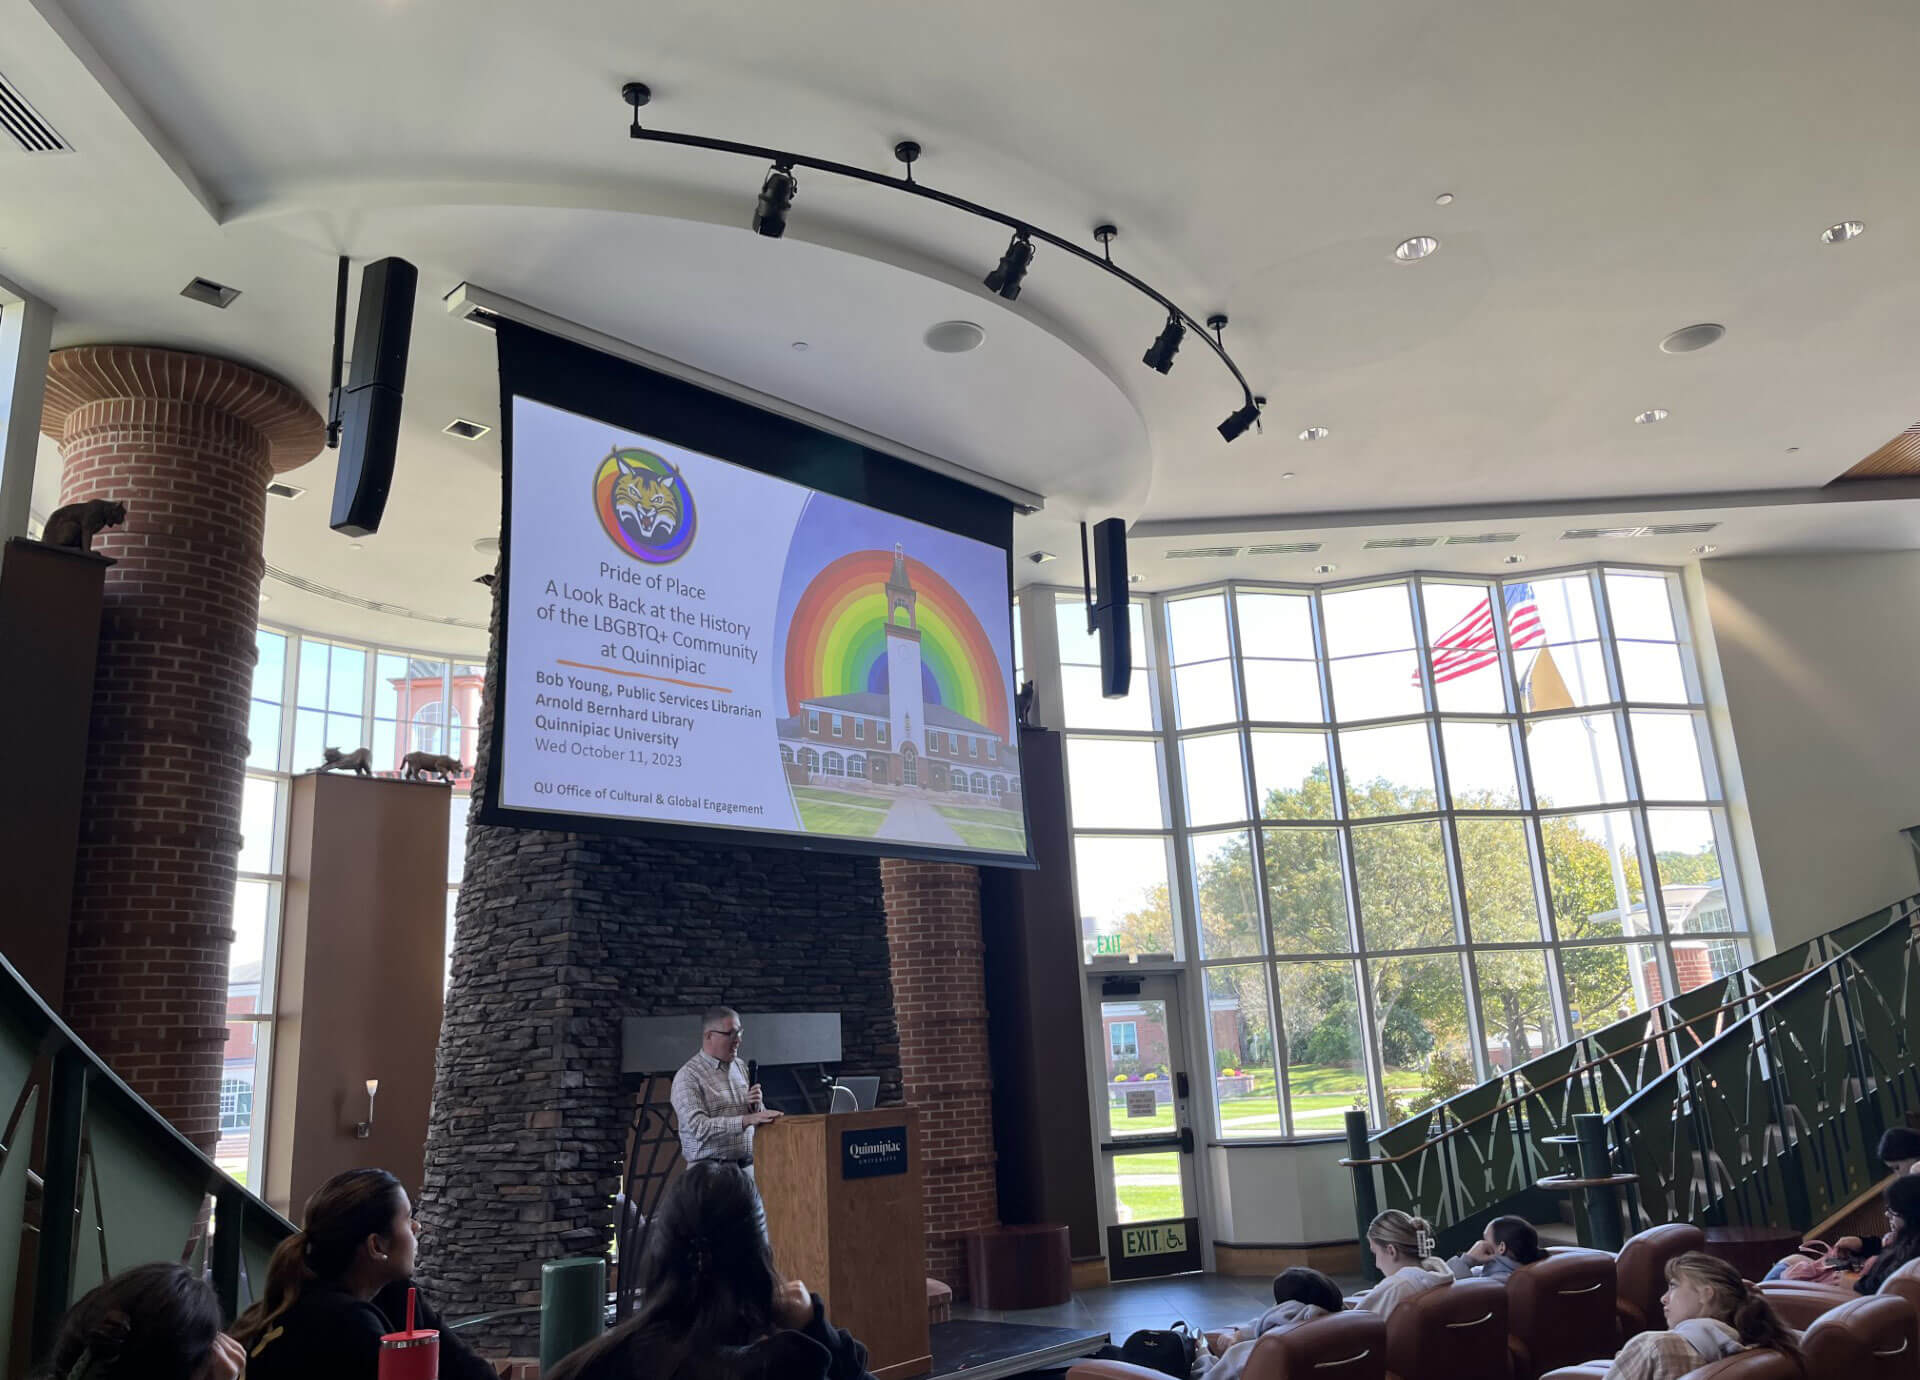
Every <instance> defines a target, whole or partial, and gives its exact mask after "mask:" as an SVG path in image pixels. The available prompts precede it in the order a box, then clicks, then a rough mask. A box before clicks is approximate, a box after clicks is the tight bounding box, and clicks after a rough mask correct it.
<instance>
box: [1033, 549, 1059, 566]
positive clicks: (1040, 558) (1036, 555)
mask: <svg viewBox="0 0 1920 1380" xmlns="http://www.w3.org/2000/svg"><path fill="white" fill-rule="evenodd" d="M1027 559H1028V560H1030V561H1032V562H1033V563H1034V564H1035V565H1045V564H1046V563H1047V562H1048V561H1057V560H1059V559H1060V558H1059V557H1058V556H1056V555H1054V554H1053V552H1051V551H1029V552H1027Z"/></svg>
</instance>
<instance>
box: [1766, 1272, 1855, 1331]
mask: <svg viewBox="0 0 1920 1380" xmlns="http://www.w3.org/2000/svg"><path fill="white" fill-rule="evenodd" d="M1755 1287H1756V1288H1758V1289H1759V1290H1760V1292H1761V1294H1762V1295H1764V1296H1765V1298H1766V1300H1767V1302H1768V1303H1770V1304H1772V1305H1773V1311H1774V1312H1776V1313H1778V1314H1779V1315H1780V1321H1782V1322H1784V1323H1785V1324H1786V1325H1787V1326H1788V1327H1791V1328H1792V1329H1793V1330H1794V1331H1796V1332H1804V1331H1806V1330H1807V1329H1808V1328H1809V1327H1812V1326H1813V1325H1814V1323H1815V1322H1817V1321H1819V1320H1820V1319H1821V1318H1822V1317H1824V1316H1825V1315H1826V1314H1828V1313H1831V1312H1832V1311H1833V1310H1834V1309H1836V1308H1838V1307H1840V1306H1841V1305H1842V1304H1848V1303H1852V1302H1853V1301H1854V1300H1855V1299H1857V1298H1859V1297H1860V1295H1858V1294H1856V1293H1854V1292H1853V1290H1852V1289H1849V1288H1848V1287H1846V1286H1845V1285H1833V1284H1806V1283H1802V1282H1801V1281H1798V1280H1791V1279H1775V1280H1769V1281H1767V1282H1766V1283H1764V1284H1760V1285H1756V1286H1755Z"/></svg>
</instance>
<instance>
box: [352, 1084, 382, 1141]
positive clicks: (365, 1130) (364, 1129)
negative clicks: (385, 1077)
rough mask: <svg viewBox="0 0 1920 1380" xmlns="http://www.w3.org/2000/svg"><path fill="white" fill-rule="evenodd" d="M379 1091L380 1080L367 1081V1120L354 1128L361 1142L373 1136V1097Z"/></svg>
mask: <svg viewBox="0 0 1920 1380" xmlns="http://www.w3.org/2000/svg"><path fill="white" fill-rule="evenodd" d="M379 1091H380V1080H379V1079H378V1078H369V1079H368V1080H367V1119H366V1120H365V1121H363V1122H361V1123H360V1124H359V1125H357V1126H355V1127H354V1128H353V1133H354V1134H355V1135H356V1136H358V1137H360V1139H361V1140H365V1139H366V1138H367V1137H368V1136H370V1135H372V1134H373V1095H374V1094H375V1093H377V1092H379Z"/></svg>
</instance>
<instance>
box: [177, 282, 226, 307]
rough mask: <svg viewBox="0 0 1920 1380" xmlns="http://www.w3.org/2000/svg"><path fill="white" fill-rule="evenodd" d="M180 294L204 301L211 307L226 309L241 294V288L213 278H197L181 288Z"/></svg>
mask: <svg viewBox="0 0 1920 1380" xmlns="http://www.w3.org/2000/svg"><path fill="white" fill-rule="evenodd" d="M180 295H181V296H182V297H185V298H186V299H188V300H189V301H192V302H203V303H205V304H206V305H207V306H209V307H218V308H219V309H220V310H221V311H225V310H226V309H227V308H228V307H230V306H232V305H233V299H234V298H236V297H238V296H239V295H240V289H239V288H236V287H228V286H227V285H226V284H225V283H216V282H214V281H213V279H211V278H195V279H194V280H193V281H192V282H191V283H188V284H187V285H186V286H185V287H183V288H181V289H180Z"/></svg>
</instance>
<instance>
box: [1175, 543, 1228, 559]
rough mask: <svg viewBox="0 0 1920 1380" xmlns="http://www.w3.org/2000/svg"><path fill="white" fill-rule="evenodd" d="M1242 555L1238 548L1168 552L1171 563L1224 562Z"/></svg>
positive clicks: (1207, 547)
mask: <svg viewBox="0 0 1920 1380" xmlns="http://www.w3.org/2000/svg"><path fill="white" fill-rule="evenodd" d="M1239 554H1240V548H1239V547H1237V546H1188V547H1183V548H1182V549H1180V550H1178V551H1169V552H1167V559H1168V560H1170V561H1224V560H1231V559H1232V558H1233V557H1235V556H1237V555H1239Z"/></svg>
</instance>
